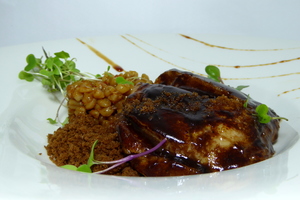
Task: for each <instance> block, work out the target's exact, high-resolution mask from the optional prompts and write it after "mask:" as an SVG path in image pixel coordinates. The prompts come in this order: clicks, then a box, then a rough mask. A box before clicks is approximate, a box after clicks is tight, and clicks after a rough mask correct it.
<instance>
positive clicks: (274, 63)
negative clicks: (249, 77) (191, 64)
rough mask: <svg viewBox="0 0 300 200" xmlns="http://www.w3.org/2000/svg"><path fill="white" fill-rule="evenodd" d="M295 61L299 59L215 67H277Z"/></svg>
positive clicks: (299, 58)
mask: <svg viewBox="0 0 300 200" xmlns="http://www.w3.org/2000/svg"><path fill="white" fill-rule="evenodd" d="M295 60H300V57H297V58H292V59H288V60H281V61H276V62H271V63H263V64H255V65H236V66H231V65H215V66H218V67H231V68H237V69H238V68H246V67H262V66H269V65H277V64H281V63H288V62H292V61H295Z"/></svg>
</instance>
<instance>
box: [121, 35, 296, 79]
mask: <svg viewBox="0 0 300 200" xmlns="http://www.w3.org/2000/svg"><path fill="white" fill-rule="evenodd" d="M121 37H122V38H124V39H125V40H127V41H128V42H130V43H131V44H133V45H134V46H135V47H137V48H139V49H141V50H142V51H144V52H146V53H147V54H150V55H151V56H153V57H155V58H157V59H159V60H161V61H164V62H166V63H168V64H170V65H173V66H175V67H177V68H180V69H182V70H185V71H189V72H192V73H195V74H198V75H201V76H207V75H206V74H201V73H197V72H195V71H192V70H189V69H186V68H183V67H180V66H178V65H176V64H174V63H171V62H169V61H167V60H164V59H163V58H160V57H158V56H156V55H154V54H153V53H151V52H149V51H147V50H145V49H143V48H142V47H140V46H138V45H137V44H136V43H134V42H133V41H131V40H130V39H128V38H127V37H125V36H123V35H122V36H121ZM139 41H140V40H139ZM142 42H143V41H142ZM146 44H147V43H146ZM149 45H150V44H149ZM216 66H219V65H216ZM298 74H300V72H295V73H289V74H280V75H274V76H265V77H253V78H224V77H222V79H224V80H251V79H266V78H276V77H283V76H290V75H298Z"/></svg>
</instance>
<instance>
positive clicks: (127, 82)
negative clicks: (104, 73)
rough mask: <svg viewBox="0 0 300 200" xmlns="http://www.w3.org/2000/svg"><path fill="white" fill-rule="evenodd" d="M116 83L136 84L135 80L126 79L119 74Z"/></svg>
mask: <svg viewBox="0 0 300 200" xmlns="http://www.w3.org/2000/svg"><path fill="white" fill-rule="evenodd" d="M116 83H118V84H129V85H134V83H133V82H131V81H128V80H126V79H125V78H124V77H123V76H118V77H117V78H116Z"/></svg>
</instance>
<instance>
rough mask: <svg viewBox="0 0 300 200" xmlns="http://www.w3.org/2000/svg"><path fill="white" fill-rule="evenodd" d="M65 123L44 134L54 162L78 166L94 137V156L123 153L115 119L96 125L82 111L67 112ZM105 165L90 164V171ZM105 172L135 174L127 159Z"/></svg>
mask: <svg viewBox="0 0 300 200" xmlns="http://www.w3.org/2000/svg"><path fill="white" fill-rule="evenodd" d="M69 118H70V120H69V123H68V124H66V125H65V126H64V127H61V128H59V129H58V130H56V131H55V132H54V133H53V134H49V135H48V145H47V146H45V148H46V150H47V154H48V156H49V158H50V160H51V161H52V162H53V163H55V164H56V165H57V166H62V165H66V164H70V165H75V166H77V167H78V166H80V165H82V164H86V163H87V160H88V158H89V156H90V152H91V147H92V145H93V143H94V142H95V141H96V140H98V143H97V145H96V146H95V149H94V155H95V159H96V160H99V161H112V160H117V159H120V158H123V157H125V155H124V154H123V152H122V150H121V144H120V141H119V135H118V133H117V130H116V127H117V126H116V124H117V120H110V121H109V123H107V124H105V125H100V124H99V121H98V120H95V118H94V117H92V116H90V115H87V114H82V115H77V116H76V117H75V116H72V115H71V116H69ZM107 167H109V165H94V166H93V167H92V171H93V172H95V171H100V170H103V169H106V168H107ZM105 174H110V175H120V176H139V173H138V172H136V171H135V170H134V169H132V168H131V167H130V164H129V163H125V164H123V165H120V166H119V167H117V168H115V169H112V170H110V171H108V172H106V173H105Z"/></svg>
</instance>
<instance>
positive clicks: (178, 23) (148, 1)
mask: <svg viewBox="0 0 300 200" xmlns="http://www.w3.org/2000/svg"><path fill="white" fill-rule="evenodd" d="M299 10H300V1H299V0H247V1H243V0H81V1H80V0H0V47H1V46H2V47H3V46H10V45H16V44H23V43H32V42H40V41H47V40H56V39H65V38H75V37H86V36H87V37H88V36H101V35H118V34H126V33H130V34H143V33H186V34H187V33H209V34H210V33H212V34H223V35H224V34H226V35H246V36H259V37H272V38H281V39H296V40H300V25H299V19H300V11H299Z"/></svg>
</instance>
